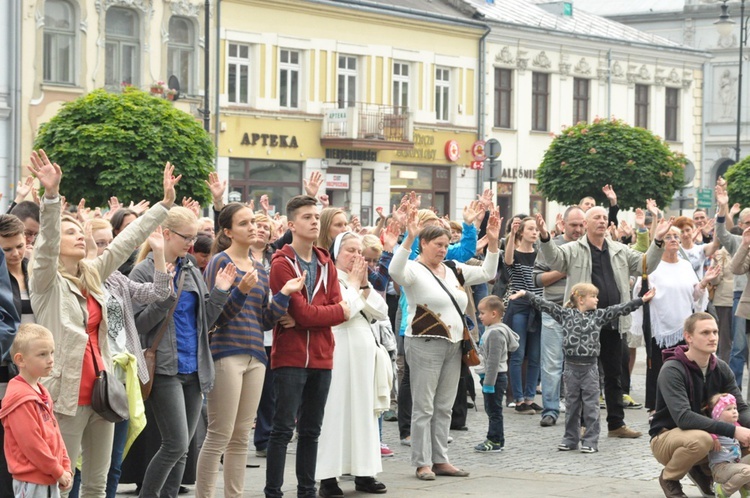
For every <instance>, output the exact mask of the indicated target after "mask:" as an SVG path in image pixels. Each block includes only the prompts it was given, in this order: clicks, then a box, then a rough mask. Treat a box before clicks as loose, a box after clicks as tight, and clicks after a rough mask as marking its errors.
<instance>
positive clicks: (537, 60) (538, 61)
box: [531, 50, 552, 69]
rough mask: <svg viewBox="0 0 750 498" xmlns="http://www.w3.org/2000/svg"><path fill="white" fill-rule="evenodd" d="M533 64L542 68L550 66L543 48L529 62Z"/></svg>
mask: <svg viewBox="0 0 750 498" xmlns="http://www.w3.org/2000/svg"><path fill="white" fill-rule="evenodd" d="M531 63H532V64H533V65H534V66H537V67H541V68H542V69H549V68H550V67H552V61H551V60H549V57H547V54H546V53H544V50H542V51H541V52H539V54H538V55H537V56H536V57H534V60H533V61H532V62H531Z"/></svg>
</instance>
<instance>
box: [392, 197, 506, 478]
mask: <svg viewBox="0 0 750 498" xmlns="http://www.w3.org/2000/svg"><path fill="white" fill-rule="evenodd" d="M499 231H500V220H499V216H498V214H497V211H494V212H492V214H491V217H490V220H489V223H488V225H487V236H488V238H489V243H488V245H487V249H488V251H487V258H486V259H485V261H484V263H483V264H482V266H467V265H464V264H460V263H457V264H456V265H455V267H456V273H454V271H453V270H452V269H451V268H449V267H447V266H446V265H445V264H443V259H444V258H445V254H446V251H447V249H448V245H449V243H450V232H449V231H448V230H446V229H444V228H442V227H439V226H428V227H425V228H423V229H422V230H421V232H420V230H419V224H418V222H417V212H416V209H414V208H412V209H411V210H410V212H409V218H408V231H407V236H406V238H405V239H404V241H403V243H402V245H401V246H400V247H399V248H398V250H397V251H396V253H395V254H394V256H393V260H392V261H391V265H390V267H389V271H390V274H391V278H393V280H394V281H395V282H397V283H399V284H400V285H402V286H403V289H404V292H405V293H406V298H407V302H408V311H407V318H406V319H407V320H408V324H409V325H408V326H407V328H406V336H405V341H404V347H405V350H406V361H407V362H408V364H409V368H410V375H411V392H412V399H413V406H412V418H411V461H412V465H414V466H415V467H416V475H417V478H418V479H421V480H434V479H435V476H436V475H445V476H460V477H465V476H468V475H469V473H468V472H466V471H464V470H460V469H458V468H456V467H454V466H453V465H452V464H451V463H450V462H449V460H448V431H449V428H450V422H451V407H452V406H453V401H454V400H455V398H456V390H457V388H458V379H459V376H460V374H461V356H462V340H463V336H464V334H463V332H464V327H465V321H464V317H463V312H464V310H465V308H466V304H467V302H468V297H467V295H466V293H465V292H464V290H463V287H462V286H461V285H460V284H459V280H458V276H457V274H458V272H459V271H460V272H461V273H462V275H463V278H464V280H465V283H466V284H469V285H472V284H476V283H479V282H486V281H488V280H490V279H491V278H494V276H495V272H496V271H497V262H498V257H499V251H498V236H499ZM417 235H419V252H420V253H419V257H418V258H417V260H416V261H409V254H410V253H411V249H410V248H411V247H412V243H413V242H414V240H415V238H416V236H417Z"/></svg>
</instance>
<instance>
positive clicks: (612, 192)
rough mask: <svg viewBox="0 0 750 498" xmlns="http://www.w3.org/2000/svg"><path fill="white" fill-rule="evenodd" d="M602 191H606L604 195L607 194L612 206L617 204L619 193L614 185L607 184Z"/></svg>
mask: <svg viewBox="0 0 750 498" xmlns="http://www.w3.org/2000/svg"><path fill="white" fill-rule="evenodd" d="M602 192H604V195H605V196H607V200H608V201H609V205H610V206H616V205H617V194H616V193H615V189H613V188H612V185H609V184H607V185H605V186H603V187H602Z"/></svg>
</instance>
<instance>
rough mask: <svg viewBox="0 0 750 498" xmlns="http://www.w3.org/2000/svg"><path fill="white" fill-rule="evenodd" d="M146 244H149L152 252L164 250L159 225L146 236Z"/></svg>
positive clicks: (162, 235)
mask: <svg viewBox="0 0 750 498" xmlns="http://www.w3.org/2000/svg"><path fill="white" fill-rule="evenodd" d="M148 245H149V246H151V250H152V251H154V254H157V253H163V252H164V234H163V233H162V229H161V227H156V230H154V231H153V232H151V235H149V236H148Z"/></svg>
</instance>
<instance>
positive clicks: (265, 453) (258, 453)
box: [255, 449, 268, 458]
mask: <svg viewBox="0 0 750 498" xmlns="http://www.w3.org/2000/svg"><path fill="white" fill-rule="evenodd" d="M255 456H256V457H258V458H266V457H267V456H268V450H266V449H262V450H255Z"/></svg>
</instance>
